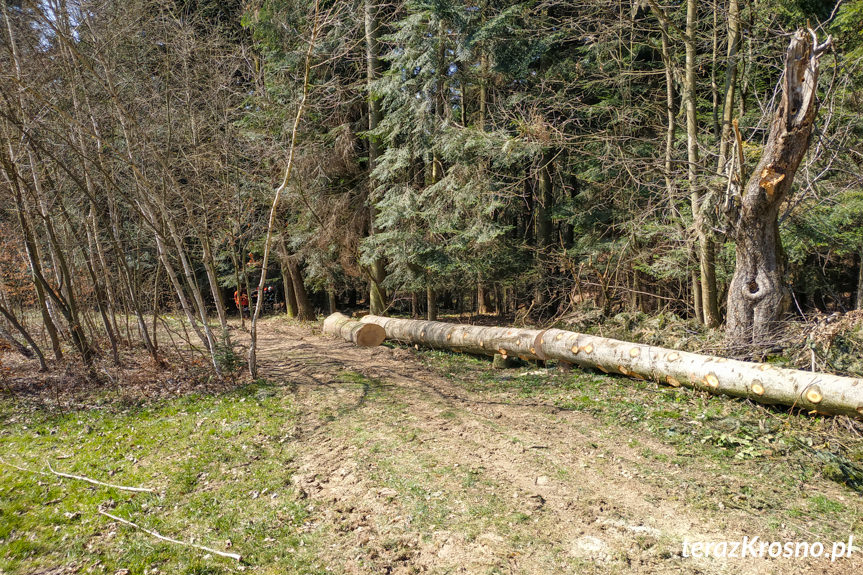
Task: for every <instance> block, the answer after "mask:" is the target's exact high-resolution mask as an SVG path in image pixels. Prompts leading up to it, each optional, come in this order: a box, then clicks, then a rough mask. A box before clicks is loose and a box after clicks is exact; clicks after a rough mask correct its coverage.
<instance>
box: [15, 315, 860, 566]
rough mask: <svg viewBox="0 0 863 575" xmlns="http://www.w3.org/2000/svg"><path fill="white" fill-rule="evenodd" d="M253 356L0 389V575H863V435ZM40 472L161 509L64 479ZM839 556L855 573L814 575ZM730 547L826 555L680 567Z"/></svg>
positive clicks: (613, 398) (742, 410)
mask: <svg viewBox="0 0 863 575" xmlns="http://www.w3.org/2000/svg"><path fill="white" fill-rule="evenodd" d="M236 333H240V332H239V330H238V331H237V332H236ZM259 345H260V352H259V358H260V359H259V361H260V364H261V379H260V380H258V381H256V382H253V383H248V382H247V383H244V384H242V385H237V386H233V387H232V386H221V385H220V386H211V387H210V388H202V389H196V388H195V386H194V385H192V386H186V387H183V386H182V385H178V387H177V389H176V393H174V394H173V395H170V394H169V395H168V396H161V397H150V398H141V397H133V396H130V395H129V394H128V393H126V392H124V391H122V390H117V389H114V388H109V389H105V390H102V391H98V392H92V393H90V394H89V395H88V396H87V400H86V401H83V400H82V399H81V397H78V398H77V399H76V402H77V403H76V402H65V403H64V402H63V401H62V399H61V398H60V396H61V395H62V394H63V390H57V389H45V390H42V391H40V392H32V393H29V394H24V393H20V392H16V388H15V385H14V383H15V382H14V378H15V372H14V370H13V372H11V373H10V374H7V376H6V378H7V379H6V381H7V382H12V383H11V384H10V385H7V386H6V388H7V390H8V391H7V392H5V393H3V394H2V397H0V422H2V428H0V573H4V574H5V573H10V574H11V573H30V574H34V575H35V574H37V573H39V574H60V573H79V572H80V573H87V572H105V573H115V574H125V573H130V574H131V573H135V574H137V573H164V574H173V573H190V574H191V573H235V572H251V573H273V574H276V573H279V574H281V573H298V574H299V573H303V574H306V573H347V574H352V573H369V574H371V573H405V574H406V573H578V574H590V573H651V574H653V573H656V574H664V573H687V574H688V573H700V574H725V573H735V574H736V573H747V574H750V573H752V574H757V573H783V574H784V573H788V574H791V573H801V574H802V573H807V574H808V573H837V574H839V573H843V574H844V573H851V572H855V571H859V570H860V569H861V568H863V549H861V547H863V497H861V495H860V493H859V489H861V487H863V476H861V477H858V476H856V475H855V473H856V470H859V468H860V467H859V463H858V462H859V461H860V460H861V459H863V439H861V433H860V432H861V429H863V428H861V427H860V426H859V424H857V423H855V422H852V421H850V420H847V419H844V418H824V417H820V416H816V417H810V416H806V415H802V414H792V413H789V412H788V411H785V410H778V409H768V408H764V407H761V406H757V405H754V404H751V403H748V402H746V401H742V400H733V399H729V398H722V397H711V396H708V395H706V394H703V393H700V392H695V391H692V390H685V389H673V388H665V387H660V386H657V385H655V384H652V383H649V382H643V381H636V380H629V379H625V378H620V377H610V376H606V375H602V374H596V373H591V372H583V371H579V370H573V371H570V372H564V371H559V370H557V369H553V368H539V367H537V366H528V367H523V368H519V369H513V370H505V371H495V370H492V369H491V366H490V362H489V361H487V360H483V359H476V358H470V357H466V356H460V355H454V354H448V353H441V352H430V351H418V350H414V349H405V348H397V347H388V346H382V347H378V348H372V349H359V348H355V347H353V346H351V345H349V344H346V343H344V342H341V341H337V340H333V339H328V338H325V337H322V336H321V335H320V333H319V328H318V326H317V325H312V326H308V325H299V324H296V323H292V322H289V321H287V320H285V319H282V318H270V319H267V320H266V321H264V322H263V323H262V325H261V327H260V344H259ZM49 387H50V386H49ZM48 463H52V465H53V468H54V469H55V470H57V471H63V472H67V473H73V474H77V475H82V476H87V477H90V478H93V479H98V480H100V481H104V482H110V483H114V484H122V485H138V486H147V487H151V488H153V489H155V490H157V491H158V493H153V494H150V493H131V492H128V491H122V490H117V489H112V488H108V487H102V486H95V485H91V484H89V483H84V482H82V481H75V480H61V479H60V478H58V477H57V476H55V475H53V474H51V473H50V471H49V470H48V469H47V464H48ZM23 469H28V470H30V471H29V472H28V471H23ZM36 471H39V472H41V473H42V474H39V473H35V472H36ZM99 509H102V510H105V511H107V512H109V513H111V514H113V515H116V516H119V517H123V518H125V519H128V520H130V521H133V522H135V523H137V524H138V525H140V526H141V527H144V528H147V529H150V530H154V531H157V532H159V533H161V534H163V535H166V536H170V537H174V538H176V539H181V540H184V541H189V540H190V539H191V540H192V541H194V542H195V543H196V544H199V545H205V546H208V547H211V548H214V549H219V550H224V551H227V552H232V553H238V554H241V555H242V556H243V560H242V562H235V561H233V560H231V559H225V558H221V557H218V556H215V555H213V554H212V553H207V552H201V551H198V550H195V549H192V548H188V547H183V546H179V545H176V544H171V543H165V542H162V541H159V540H158V539H156V538H154V537H153V536H151V535H149V534H147V533H145V532H143V531H141V530H137V529H135V528H132V527H130V526H128V525H124V524H121V523H119V522H117V521H115V520H113V519H111V518H109V517H106V516H104V515H101V514H99ZM852 535H853V536H854V538H855V548H854V551H853V553H852V554H851V557H850V558H848V557H844V558H838V559H836V560H835V561H831V558H830V554H831V552H832V550H833V545H834V542H847V541H848V539H849V537H850V536H852ZM744 537H748V538H749V539H750V540H751V539H752V538H753V537H758V538H759V543H758V544H757V545H756V546H755V549H756V550H760V545H761V542H762V541H765V542H768V543H770V542H774V541H776V542H782V543H783V544H784V543H785V542H808V543H810V544H811V543H816V542H817V543H821V544H823V545H825V546H826V548H827V549H826V555H827V556H826V557H822V558H819V559H813V558H781V557H780V558H778V559H772V558H768V557H767V553H766V552H764V554H763V556H762V557H755V558H753V557H746V558H716V557H711V558H694V557H685V556H683V555H684V553H683V551H684V547H683V546H684V542H685V541H686V542H689V543H692V542H723V541H724V542H734V541H742V540H743V538H744ZM728 549H729V550H730V549H731V547H728ZM715 554H716V553H715Z"/></svg>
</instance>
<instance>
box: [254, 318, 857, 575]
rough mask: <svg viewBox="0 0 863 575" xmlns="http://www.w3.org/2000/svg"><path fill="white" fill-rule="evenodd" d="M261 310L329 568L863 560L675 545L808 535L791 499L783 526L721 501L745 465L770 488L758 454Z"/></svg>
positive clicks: (807, 565) (749, 569)
mask: <svg viewBox="0 0 863 575" xmlns="http://www.w3.org/2000/svg"><path fill="white" fill-rule="evenodd" d="M264 326H265V327H263V328H262V332H261V334H260V336H259V337H260V352H259V358H260V359H259V361H260V364H261V374H262V375H263V376H264V377H266V378H268V379H270V380H274V381H281V382H285V383H287V384H290V385H292V386H294V387H293V389H294V391H295V394H296V398H297V402H298V405H299V409H300V413H301V415H300V418H299V423H298V425H297V427H296V429H295V430H293V436H294V439H295V440H296V441H298V442H301V444H302V453H303V454H302V455H301V458H300V461H299V465H298V469H297V471H296V474H295V475H294V478H293V481H294V483H295V485H296V486H297V487H298V488H299V489H300V490H301V492H302V493H303V494H304V496H305V497H307V498H308V501H309V505H310V509H311V510H313V513H312V517H314V518H315V520H314V521H312V522H310V523H309V524H308V526H307V528H308V529H310V530H312V529H314V530H318V531H320V532H321V533H323V534H324V537H325V539H326V541H327V543H328V545H329V548H328V549H327V554H328V555H329V559H331V561H332V565H333V568H334V569H335V570H336V571H345V572H348V573H414V572H435V573H495V572H499V573H557V572H560V573H705V574H712V573H851V572H854V571H856V570H858V569H860V568H861V567H863V552H861V551H860V550H859V549H858V550H857V551H856V552H855V554H854V556H853V557H852V558H850V559H841V560H838V561H837V562H836V563H831V562H830V561H829V559H819V560H817V561H816V560H812V559H808V560H807V559H784V558H780V559H767V558H745V559H716V558H711V559H693V558H684V557H681V552H682V546H683V541H684V540H689V541H717V542H719V541H740V540H742V539H743V537H744V536H748V537H750V538H751V537H753V536H759V537H761V539H766V540H767V541H776V540H781V541H786V540H787V541H801V540H802V541H817V540H819V538H818V537H817V535H816V534H815V533H812V532H811V531H809V529H808V526H807V525H805V524H803V523H795V522H794V520H793V517H792V516H790V515H789V519H788V521H787V522H783V523H782V524H779V525H776V524H774V523H770V522H769V521H768V519H767V518H766V517H765V516H764V515H762V514H759V513H758V512H757V510H755V507H753V506H752V505H746V506H741V508H740V509H736V508H733V507H732V506H731V505H730V504H729V505H726V504H723V501H725V502H728V501H732V500H733V498H731V499H729V497H728V494H729V493H734V492H735V491H736V490H742V488H743V487H744V486H743V485H742V484H741V482H745V483H746V486H745V487H747V488H751V487H754V489H755V494H754V497H756V498H757V497H760V498H763V499H765V500H766V499H771V498H772V497H779V496H780V495H779V494H778V493H777V494H774V493H773V490H772V487H771V477H770V475H769V473H765V471H764V468H763V467H759V466H756V465H752V470H751V477H750V478H748V479H745V480H744V479H741V478H740V475H739V474H735V475H733V476H732V475H726V474H723V473H722V472H721V470H719V466H718V465H716V464H715V463H714V462H712V461H711V460H709V459H705V460H704V461H703V462H702V461H696V462H694V465H685V466H681V465H679V464H677V463H674V462H673V459H671V458H670V459H669V460H668V462H662V461H657V460H656V459H646V458H645V457H643V456H642V453H643V450H644V448H645V447H647V448H649V449H650V450H652V451H653V452H658V453H668V454H672V452H673V451H674V448H673V447H670V446H668V445H666V444H664V443H663V442H662V441H661V440H660V439H658V438H657V437H655V436H650V435H648V436H645V435H639V436H638V437H637V444H638V446H639V447H638V448H633V447H632V446H631V445H632V442H631V441H630V440H631V439H633V437H632V435H633V433H634V432H633V430H632V429H631V428H627V427H625V426H613V425H612V426H609V425H608V424H607V423H605V422H600V421H599V420H598V419H596V418H595V417H593V416H592V415H590V414H588V413H584V412H576V411H564V410H561V409H558V408H556V407H554V406H553V405H545V404H542V403H537V402H535V401H530V400H525V399H524V398H519V397H517V396H515V395H514V394H510V393H507V392H500V391H497V392H493V391H488V392H486V391H480V392H469V391H467V390H466V388H464V387H462V386H459V385H458V383H457V382H453V381H450V380H449V378H447V377H445V374H442V373H439V372H436V370H435V369H434V368H432V367H430V366H429V365H427V364H426V362H424V361H423V360H422V358H421V357H419V356H418V355H417V354H415V353H414V352H413V350H408V349H391V348H387V347H378V348H373V349H360V348H356V347H353V346H352V345H350V344H347V343H343V342H341V341H337V340H333V339H328V338H326V337H322V336H320V335H319V334H318V333H317V332H316V331H313V329H312V328H309V327H301V326H297V325H292V324H288V323H285V322H281V321H279V320H271V321H268V322H266V323H265V324H264ZM357 374H361V376H363V377H360V376H359V375H357ZM741 465H744V466H745V465H748V463H747V462H741ZM744 471H745V470H744ZM743 475H744V476H745V475H746V473H745V472H744V473H743ZM809 489H815V490H817V491H818V492H823V493H826V494H827V495H829V496H830V497H831V498H834V499H838V500H840V501H847V505H849V506H851V507H853V508H855V509H856V508H857V507H861V501H860V498H859V497H857V496H856V495H854V494H853V493H851V492H849V491H843V488H842V487H841V486H838V485H836V484H832V483H830V482H828V481H824V480H821V479H812V478H810V479H807V480H801V486H800V491H801V493H805V492H806V490H809ZM783 496H784V495H783ZM774 503H775V502H774ZM792 503H793V501H789V502H785V503H784V504H786V505H788V506H789V507H790V505H791V504H792ZM781 504H782V503H780V505H781ZM756 507H757V506H756ZM854 527H856V528H859V527H860V526H858V525H854ZM850 534H851V532H850V531H849V533H848V535H850ZM860 536H861V541H863V533H861V534H860ZM825 543H828V542H827V541H825ZM829 543H831V544H832V540H831V541H830V542H829Z"/></svg>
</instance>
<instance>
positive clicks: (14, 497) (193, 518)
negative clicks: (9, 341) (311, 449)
mask: <svg viewBox="0 0 863 575" xmlns="http://www.w3.org/2000/svg"><path fill="white" fill-rule="evenodd" d="M19 407H20V406H16V405H15V404H13V403H12V402H11V401H9V400H5V401H3V402H0V421H2V422H3V425H2V429H0V458H2V461H3V462H5V464H3V463H0V573H32V572H42V571H43V570H44V571H45V572H47V571H48V570H51V569H56V568H59V567H70V566H71V567H73V568H74V569H76V570H78V571H80V572H94V573H118V572H123V573H126V572H128V573H130V574H143V573H171V574H175V573H176V574H203V573H213V574H217V573H234V572H241V571H246V572H254V573H318V572H323V571H324V566H322V565H319V564H317V563H316V560H315V559H314V557H315V555H316V554H315V545H316V541H317V536H316V533H315V532H314V530H309V529H307V528H306V527H305V522H306V516H307V512H306V510H305V506H304V505H303V504H302V502H301V501H300V499H299V498H298V496H297V494H296V493H295V491H294V489H293V487H292V486H291V483H290V478H291V474H292V471H293V468H294V464H293V461H294V458H295V455H296V454H295V449H296V447H295V446H294V445H293V444H292V442H291V438H292V433H293V430H294V426H295V423H296V418H297V414H296V412H295V405H294V402H293V398H292V396H291V395H290V394H289V393H288V391H287V389H286V388H283V387H280V386H275V385H271V384H269V383H267V382H264V381H259V382H257V383H254V384H249V385H246V386H244V387H241V388H238V389H236V390H234V391H231V392H227V393H224V394H219V395H188V396H185V397H182V398H178V399H171V400H165V401H160V402H154V403H150V404H140V405H132V406H125V407H117V406H115V407H103V408H100V409H90V410H81V411H72V412H66V413H49V412H45V411H35V412H30V413H28V414H26V415H22V414H21V410H20V409H19ZM49 464H50V465H51V466H52V467H53V468H54V469H55V470H56V471H59V472H63V473H69V474H74V475H80V476H86V477H89V478H92V479H95V480H98V481H102V482H106V483H111V484H115V485H124V486H143V487H148V488H152V489H155V490H156V491H157V493H133V492H130V491H124V490H119V489H114V488H111V487H102V486H96V485H91V484H89V483H86V482H83V481H79V480H71V479H61V478H59V477H57V476H55V475H53V474H50V472H49V470H48V465H49ZM13 466H17V467H20V468H25V469H28V470H30V472H27V471H22V470H19V469H16V468H15V467H13ZM36 472H41V473H36ZM100 509H102V510H104V511H106V512H108V513H110V514H112V515H115V516H118V517H121V518H124V519H126V520H129V521H132V522H134V523H136V524H137V525H139V526H140V527H142V528H145V529H149V530H151V531H156V532H158V533H160V534H162V535H164V536H167V537H171V538H174V539H178V540H181V541H187V542H188V541H191V542H194V543H196V544H198V545H204V546H207V547H210V548H212V549H216V550H221V551H226V552H231V553H238V554H240V555H242V557H243V559H242V561H241V562H236V561H234V560H232V559H227V558H222V557H218V556H214V555H212V554H208V553H207V552H204V551H199V550H196V549H192V548H189V547H184V546H180V545H176V544H172V543H167V542H163V541H159V540H158V539H157V538H155V537H153V536H151V535H148V534H147V533H145V532H143V531H140V530H137V529H135V528H133V527H130V526H127V525H122V524H120V523H117V522H115V521H113V520H112V519H110V518H108V517H106V516H104V515H101V514H100V513H99V510H100ZM124 570H128V571H124ZM52 572H53V571H52Z"/></svg>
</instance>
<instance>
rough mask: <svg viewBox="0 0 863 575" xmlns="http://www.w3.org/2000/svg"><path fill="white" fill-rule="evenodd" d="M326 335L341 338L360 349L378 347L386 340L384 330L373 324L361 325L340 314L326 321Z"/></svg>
mask: <svg viewBox="0 0 863 575" xmlns="http://www.w3.org/2000/svg"><path fill="white" fill-rule="evenodd" d="M324 333H325V334H327V335H331V336H333V337H340V338H342V339H343V340H345V341H349V342H352V343H355V344H357V346H359V347H377V346H379V345H380V344H382V343H383V341H384V339H385V338H386V332H385V331H384V328H382V327H381V326H379V325H375V324H373V323H361V322H359V321H357V320H355V319H351V318H349V317H348V316H346V315H343V314H340V313H338V312H336V313H334V314H332V315H330V316H328V317H327V319H325V320H324Z"/></svg>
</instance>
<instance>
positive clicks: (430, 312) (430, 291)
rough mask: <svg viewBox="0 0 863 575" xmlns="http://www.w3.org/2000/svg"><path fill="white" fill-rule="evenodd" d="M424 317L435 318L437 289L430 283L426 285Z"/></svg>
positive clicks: (431, 319)
mask: <svg viewBox="0 0 863 575" xmlns="http://www.w3.org/2000/svg"><path fill="white" fill-rule="evenodd" d="M426 319H428V320H429V321H435V320H437V291H435V289H434V288H433V287H431V285H428V286H426Z"/></svg>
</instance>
